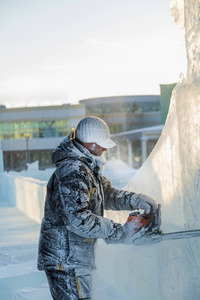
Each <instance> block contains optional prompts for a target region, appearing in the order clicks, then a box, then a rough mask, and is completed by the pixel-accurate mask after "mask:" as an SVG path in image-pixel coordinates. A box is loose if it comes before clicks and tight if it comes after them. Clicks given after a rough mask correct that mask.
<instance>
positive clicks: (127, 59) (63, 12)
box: [0, 0, 186, 107]
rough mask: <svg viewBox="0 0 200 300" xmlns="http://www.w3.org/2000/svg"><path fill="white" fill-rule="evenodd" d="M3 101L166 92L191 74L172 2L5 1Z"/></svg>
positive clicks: (0, 56)
mask: <svg viewBox="0 0 200 300" xmlns="http://www.w3.org/2000/svg"><path fill="white" fill-rule="evenodd" d="M0 45H1V47H0V104H5V105H6V106H7V107H12V106H23V105H47V104H55V103H59V104H61V103H69V102H70V103H76V101H78V100H81V99H84V98H90V97H101V96H114V95H141V94H159V92H160V89H159V84H161V83H162V84H163V83H173V82H176V81H178V80H179V75H180V73H181V72H185V68H186V67H185V62H186V58H185V53H184V52H185V46H184V40H183V32H181V31H180V30H179V29H178V27H177V26H176V24H175V23H174V20H173V18H172V16H171V13H170V8H169V1H168V0H151V1H149V0H140V1H138V0H6V1H5V0H0Z"/></svg>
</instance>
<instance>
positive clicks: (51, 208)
mask: <svg viewBox="0 0 200 300" xmlns="http://www.w3.org/2000/svg"><path fill="white" fill-rule="evenodd" d="M113 146H115V143H114V142H113V141H112V140H110V131H109V128H108V126H107V124H106V123H105V122H104V121H103V120H101V119H100V118H97V117H86V118H84V119H82V120H81V121H80V122H79V124H78V126H77V128H76V131H75V130H74V129H73V130H72V131H71V132H70V134H69V135H68V137H66V138H65V139H64V140H63V141H62V142H61V144H60V145H59V146H58V147H57V149H56V150H55V151H54V152H53V154H52V159H53V162H54V164H55V165H56V170H55V172H54V173H53V175H52V176H51V178H50V180H49V182H48V185H47V195H46V201H45V212H44V218H43V221H42V224H41V234H40V241H39V255H38V269H39V270H45V272H46V275H47V279H48V283H49V287H50V291H51V295H52V297H53V299H56V300H62V299H63V300H78V299H91V298H90V297H91V295H90V292H91V270H92V269H93V268H94V244H95V242H96V239H97V238H102V239H104V240H105V241H106V242H108V243H118V242H122V243H123V242H124V243H126V242H127V243H130V242H133V241H134V239H136V238H137V237H138V236H139V235H138V233H136V234H133V232H132V233H131V228H129V224H128V223H126V224H125V225H123V226H122V225H121V224H117V223H115V222H113V221H112V220H109V219H107V218H104V217H103V214H104V209H112V210H134V209H143V210H144V212H145V213H148V214H149V213H151V215H152V216H153V217H154V218H153V221H152V223H151V224H150V225H151V227H153V229H152V230H155V229H157V228H158V227H159V226H160V221H159V218H158V217H157V216H158V206H157V204H156V203H155V201H154V200H153V199H151V198H150V197H147V196H145V195H141V194H135V193H133V192H127V191H122V190H117V189H115V188H113V187H112V185H111V183H110V181H109V180H107V179H106V178H105V177H103V176H102V174H101V164H102V160H101V155H102V153H103V152H105V151H106V150H107V148H111V147H113Z"/></svg>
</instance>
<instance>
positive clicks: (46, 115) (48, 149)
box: [0, 104, 85, 171]
mask: <svg viewBox="0 0 200 300" xmlns="http://www.w3.org/2000/svg"><path fill="white" fill-rule="evenodd" d="M83 116H85V106H84V105H82V104H79V105H69V104H66V105H59V106H44V107H42V106H40V107H22V108H11V109H5V108H4V107H3V108H2V109H0V136H1V148H2V151H3V160H4V170H7V171H9V170H16V171H20V170H23V169H25V168H26V164H27V163H30V162H33V161H35V160H39V167H40V169H45V168H46V167H49V166H51V165H52V162H51V153H52V151H53V149H55V147H56V146H57V145H58V144H59V142H60V141H61V140H62V139H63V138H64V136H66V135H67V134H68V132H69V129H70V128H72V127H76V126H77V124H78V122H79V121H80V119H82V118H83Z"/></svg>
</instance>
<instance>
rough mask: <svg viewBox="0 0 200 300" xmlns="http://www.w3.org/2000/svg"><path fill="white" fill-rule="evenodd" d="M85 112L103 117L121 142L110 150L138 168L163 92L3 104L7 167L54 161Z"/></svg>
mask: <svg viewBox="0 0 200 300" xmlns="http://www.w3.org/2000/svg"><path fill="white" fill-rule="evenodd" d="M86 115H94V116H98V117H100V118H102V119H103V120H104V121H105V122H106V123H107V124H108V126H109V128H110V131H111V135H112V138H113V140H115V142H116V143H117V147H115V148H113V149H110V150H109V151H108V152H107V155H108V157H110V158H111V157H115V158H118V159H122V160H124V161H125V162H128V163H129V165H131V166H133V167H134V168H138V167H140V166H141V165H142V163H143V162H144V160H145V159H146V157H147V156H148V155H149V154H150V152H151V151H152V149H153V147H154V146H155V144H156V142H157V140H158V138H159V136H160V134H161V131H162V128H163V126H160V125H161V111H160V96H159V95H144V96H116V97H103V98H93V99H84V100H80V103H79V104H77V105H70V104H66V105H58V106H41V107H22V108H10V109H6V108H5V106H0V137H1V148H2V151H3V160H4V170H7V171H9V170H16V171H20V170H23V169H25V168H26V167H27V163H31V162H33V161H36V160H38V161H39V168H40V169H45V168H47V167H51V166H52V161H51V155H52V151H53V150H54V149H55V148H56V147H57V145H58V144H59V143H60V141H61V140H62V139H63V138H64V137H65V136H66V135H67V134H68V132H69V130H70V129H71V128H73V127H76V126H77V124H78V122H79V121H80V119H82V118H83V117H84V116H86Z"/></svg>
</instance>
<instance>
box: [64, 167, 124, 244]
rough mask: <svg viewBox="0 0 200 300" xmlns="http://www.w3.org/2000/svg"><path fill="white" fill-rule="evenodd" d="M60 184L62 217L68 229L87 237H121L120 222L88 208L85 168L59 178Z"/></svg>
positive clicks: (88, 196) (88, 198)
mask: <svg viewBox="0 0 200 300" xmlns="http://www.w3.org/2000/svg"><path fill="white" fill-rule="evenodd" d="M69 175H70V176H69ZM58 185H59V186H58V189H59V194H60V200H61V206H62V209H61V210H60V212H61V218H62V220H63V222H64V224H65V225H66V227H67V229H68V230H70V231H72V232H74V233H76V234H78V235H80V236H82V237H85V238H109V237H111V236H112V238H113V239H119V238H120V237H121V235H122V234H123V229H122V226H121V225H120V224H117V223H114V222H113V221H112V220H109V219H107V218H104V217H101V216H98V215H95V214H93V213H92V212H91V211H90V210H89V209H88V206H89V201H90V195H89V189H88V178H87V174H86V173H85V174H84V172H83V170H81V172H77V173H76V172H73V173H71V174H68V176H65V177H61V178H59V183H58Z"/></svg>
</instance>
